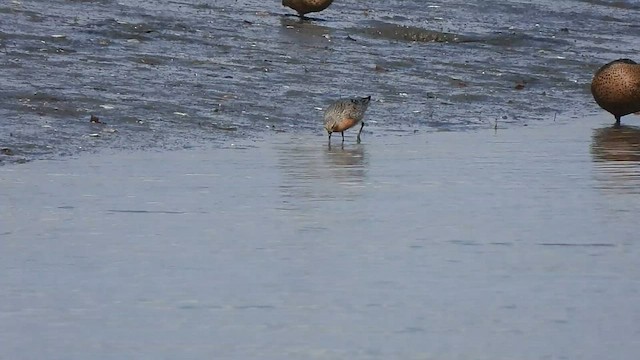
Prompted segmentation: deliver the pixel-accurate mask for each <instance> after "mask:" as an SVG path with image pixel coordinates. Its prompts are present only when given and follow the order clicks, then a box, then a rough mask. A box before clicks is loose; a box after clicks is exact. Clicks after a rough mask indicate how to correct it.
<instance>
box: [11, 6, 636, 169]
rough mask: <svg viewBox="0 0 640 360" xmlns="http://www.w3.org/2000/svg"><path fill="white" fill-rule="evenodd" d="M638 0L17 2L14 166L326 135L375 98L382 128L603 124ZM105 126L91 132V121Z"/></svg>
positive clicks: (631, 43)
mask: <svg viewBox="0 0 640 360" xmlns="http://www.w3.org/2000/svg"><path fill="white" fill-rule="evenodd" d="M639 14H640V6H639V5H637V3H636V2H631V1H626V2H625V1H623V2H620V1H541V2H535V3H528V2H519V1H506V2H505V1H499V2H498V1H489V2H457V1H455V2H450V1H432V2H423V1H417V0H414V1H388V2H375V3H361V2H357V3H353V2H342V1H336V2H335V3H334V5H332V6H331V7H330V8H329V9H327V10H326V11H323V12H321V13H317V14H314V18H316V20H311V21H305V22H300V21H298V19H297V18H295V17H292V16H289V15H291V12H290V11H289V10H288V9H285V8H283V7H282V6H281V5H280V2H279V1H275V0H274V1H268V2H265V1H242V2H237V1H231V0H216V1H211V2H202V1H145V2H137V1H115V0H95V1H91V0H86V1H80V0H54V1H44V0H24V1H6V2H3V3H2V4H0V68H1V69H2V76H0V126H1V131H0V148H6V149H8V150H3V152H2V154H0V162H2V163H6V162H19V161H28V160H31V159H42V158H55V157H59V156H65V155H73V154H77V153H79V152H82V151H91V150H96V149H104V148H121V149H140V148H157V149H179V148H187V147H192V146H198V145H199V144H210V143H213V144H221V145H224V144H228V143H229V142H233V141H234V139H238V138H240V139H260V138H263V137H265V136H271V134H272V133H273V132H290V133H298V132H302V133H315V134H318V136H319V135H320V134H322V127H321V120H320V118H321V111H320V110H321V109H322V108H324V107H326V105H327V104H328V103H329V102H330V101H331V100H332V99H335V98H338V97H343V96H356V95H357V96H365V95H371V96H372V97H373V98H374V102H373V104H372V105H371V107H370V109H369V112H368V114H367V116H368V119H369V120H370V121H369V122H368V123H369V125H370V127H368V130H369V131H372V132H375V133H377V134H389V133H392V132H409V133H412V132H413V131H415V130H418V131H464V130H468V129H475V128H479V127H488V126H492V124H493V123H495V121H496V120H498V121H499V122H501V123H503V124H504V126H520V125H525V124H528V123H531V122H550V121H553V120H554V118H555V119H557V118H560V119H568V118H571V117H573V116H576V117H580V116H582V115H585V114H587V113H594V112H600V111H602V110H600V109H599V108H597V106H596V105H595V104H594V103H593V101H592V99H591V96H590V94H589V91H588V83H589V82H590V80H591V75H592V74H593V72H594V71H595V70H596V69H597V68H598V67H599V66H600V65H602V64H603V63H606V62H608V61H610V60H612V59H616V58H620V57H629V58H634V57H635V56H637V54H638V42H637V39H638V36H639V35H640V26H638V24H637V19H638V18H639V16H638V15H639ZM92 115H94V116H96V117H98V119H99V120H100V121H99V122H91V121H90V119H91V116H92Z"/></svg>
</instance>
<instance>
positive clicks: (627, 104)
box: [591, 59, 640, 126]
mask: <svg viewBox="0 0 640 360" xmlns="http://www.w3.org/2000/svg"><path fill="white" fill-rule="evenodd" d="M591 94H592V95H593V98H594V99H595V100H596V102H597V103H598V105H600V107H601V108H603V109H605V110H607V111H608V112H610V113H611V114H613V116H614V117H615V118H616V123H615V126H620V118H621V117H623V116H625V115H629V114H631V113H634V112H638V111H640V64H637V63H636V62H635V61H633V60H629V59H618V60H615V61H612V62H610V63H608V64H606V65H604V66H603V67H601V68H600V69H599V70H598V71H597V72H596V74H595V75H594V76H593V80H592V81H591Z"/></svg>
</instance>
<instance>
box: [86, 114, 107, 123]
mask: <svg viewBox="0 0 640 360" xmlns="http://www.w3.org/2000/svg"><path fill="white" fill-rule="evenodd" d="M89 121H90V122H91V123H92V124H104V123H103V122H102V121H100V118H98V117H97V116H95V115H91V119H90V120H89Z"/></svg>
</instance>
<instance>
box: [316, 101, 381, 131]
mask: <svg viewBox="0 0 640 360" xmlns="http://www.w3.org/2000/svg"><path fill="white" fill-rule="evenodd" d="M369 102H371V96H367V97H363V98H345V99H339V100H337V101H336V102H334V103H333V104H331V105H330V106H329V107H328V108H327V110H325V112H324V126H325V128H326V129H331V127H332V126H333V124H335V123H337V122H338V121H340V120H343V119H347V118H348V119H354V120H356V121H361V120H362V118H363V117H364V113H365V111H367V108H368V107H369Z"/></svg>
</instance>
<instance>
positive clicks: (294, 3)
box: [282, 0, 333, 18]
mask: <svg viewBox="0 0 640 360" xmlns="http://www.w3.org/2000/svg"><path fill="white" fill-rule="evenodd" d="M332 2H333V0H282V5H283V6H287V7H290V8H292V9H293V10H295V11H297V12H298V15H299V16H300V17H301V18H304V15H305V14H307V13H310V12H319V11H322V10H324V9H326V8H328V7H329V5H331V3H332Z"/></svg>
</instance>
